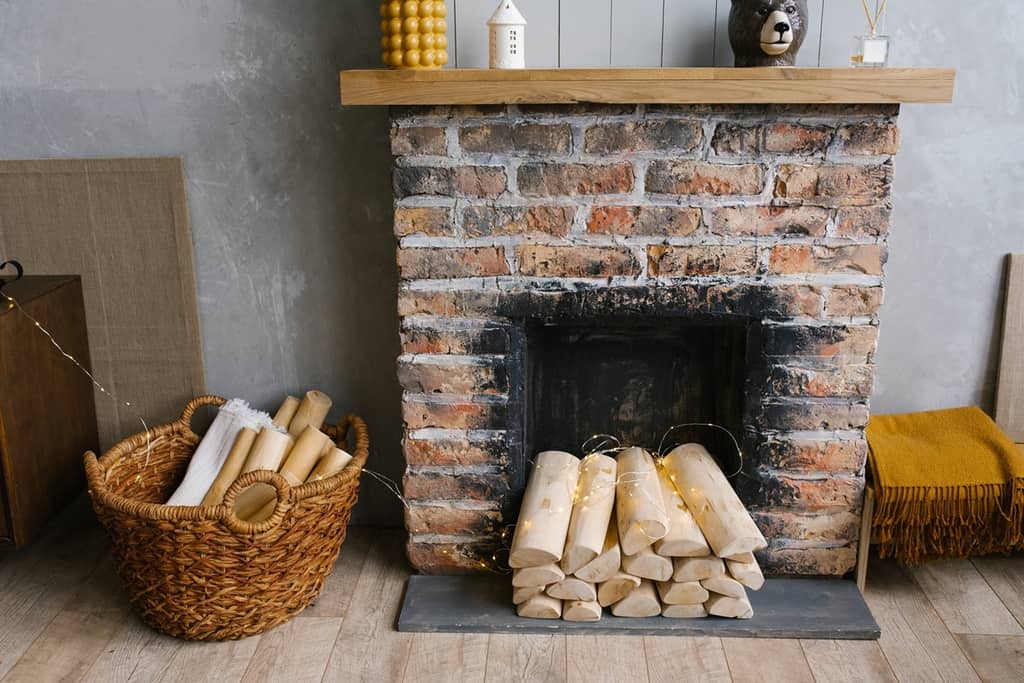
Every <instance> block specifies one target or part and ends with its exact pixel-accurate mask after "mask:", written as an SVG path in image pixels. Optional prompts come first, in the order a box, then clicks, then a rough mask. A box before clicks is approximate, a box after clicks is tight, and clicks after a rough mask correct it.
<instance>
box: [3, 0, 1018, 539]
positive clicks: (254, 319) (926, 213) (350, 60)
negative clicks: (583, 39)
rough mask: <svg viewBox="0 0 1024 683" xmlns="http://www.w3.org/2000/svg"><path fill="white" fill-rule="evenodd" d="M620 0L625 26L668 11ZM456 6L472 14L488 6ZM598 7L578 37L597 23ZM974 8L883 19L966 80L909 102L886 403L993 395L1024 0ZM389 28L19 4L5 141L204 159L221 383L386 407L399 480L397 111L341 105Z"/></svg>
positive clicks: (389, 459) (116, 3) (380, 448)
mask: <svg viewBox="0 0 1024 683" xmlns="http://www.w3.org/2000/svg"><path fill="white" fill-rule="evenodd" d="M602 1H603V2H605V3H607V4H608V5H609V9H610V11H611V13H610V15H609V16H610V17H611V18H610V19H609V21H612V22H614V23H613V26H615V27H620V26H621V27H622V28H623V30H624V31H625V32H628V30H629V29H630V28H631V27H630V26H629V25H625V26H623V25H622V24H621V23H620V22H633V21H640V20H641V17H646V18H645V19H643V20H644V21H650V16H649V14H650V13H649V12H645V13H632V12H623V11H618V12H616V11H615V6H614V3H613V2H611V0H602ZM564 2H565V0H563V3H564ZM615 3H622V0H615ZM458 4H459V8H458V11H457V12H452V15H453V20H457V17H458V16H462V17H467V16H475V13H473V12H469V11H465V10H464V9H463V8H464V7H465V6H467V0H459V2H458ZM472 4H473V5H477V4H479V5H481V6H483V5H487V6H490V5H492V4H494V3H493V2H492V1H491V0H473V2H472ZM527 4H529V3H527ZM708 4H709V7H710V6H713V5H715V3H714V0H711V1H710V2H709V3H708ZM727 4H728V3H727V2H726V1H725V0H719V2H718V5H727ZM811 4H812V6H814V5H816V4H817V3H814V2H812V3H811ZM449 5H450V6H451V7H454V5H455V3H454V2H451V0H449ZM577 5H579V3H573V2H569V3H568V4H563V5H562V7H561V11H560V12H559V21H560V31H561V35H562V36H563V39H564V36H566V35H568V32H569V31H572V30H573V28H572V27H573V25H574V21H573V20H574V18H575V17H576V14H574V13H575V12H579V13H580V15H579V16H580V17H581V18H588V19H590V17H589V16H587V17H584V14H583V13H584V12H585V11H586V9H585V8H583V7H580V8H578V9H577V7H576V6H577ZM676 5H678V2H675V0H667V2H666V3H664V6H665V8H666V9H665V10H663V15H662V16H663V17H664V21H665V29H666V31H665V33H666V35H669V36H672V37H674V39H676V40H678V37H679V36H680V35H682V34H685V33H686V31H688V30H691V29H689V28H687V27H690V26H694V25H699V23H693V22H689V21H687V22H685V23H683V25H682V26H681V27H680V26H671V25H669V22H671V21H672V17H674V16H676V15H675V14H673V12H672V11H670V10H671V8H672V7H674V6H676ZM821 5H822V11H823V14H822V16H823V17H824V21H823V22H822V24H821V28H820V44H819V45H818V48H819V55H820V62H821V64H822V65H823V66H832V65H842V61H841V60H842V59H843V57H844V55H845V54H846V53H847V52H848V50H849V44H850V39H851V38H850V34H851V33H852V32H856V31H859V30H860V28H861V24H858V23H854V20H851V19H850V17H851V16H856V13H855V12H854V13H851V11H850V9H849V7H847V5H850V6H853V7H854V8H857V7H859V3H858V2H856V1H855V0H824V2H822V3H821ZM961 7H962V3H956V4H954V3H953V2H952V1H951V0H935V1H933V2H928V1H926V0H905V1H904V2H900V3H894V4H892V5H891V7H890V9H889V14H888V17H887V18H886V22H885V23H886V28H887V31H888V33H890V34H891V35H892V36H893V38H894V60H893V61H894V65H897V66H952V67H956V68H957V69H959V74H958V79H957V96H956V104H954V105H952V106H946V105H916V106H907V107H904V110H903V116H902V117H901V125H902V127H903V150H902V152H901V153H900V155H899V156H898V157H897V161H896V187H895V204H896V212H895V224H894V229H893V235H892V238H891V240H890V250H891V257H890V261H889V265H888V280H887V302H886V305H885V307H884V310H883V313H882V337H881V342H880V350H879V358H878V363H879V372H878V382H877V387H876V391H875V395H874V398H873V409H874V410H875V411H884V412H892V411H904V410H917V409H928V408H939V407H947V406H954V405H960V404H967V403H981V404H982V405H985V406H989V405H990V404H991V400H992V395H993V390H994V386H995V362H996V357H997V351H998V336H997V332H998V330H999V326H1000V315H999V311H1000V308H1001V304H1002V291H1001V289H1002V281H1003V256H1004V255H1005V254H1006V253H1008V252H1011V251H1024V225H1022V223H1021V219H1020V216H1019V213H1020V210H1019V202H1018V201H1017V199H1018V197H1019V195H1020V189H1019V188H1021V187H1022V186H1024V125H1021V123H1020V122H1021V121H1022V120H1024V119H1022V113H1024V112H1022V93H1021V86H1020V84H1021V83H1022V82H1024V47H1022V45H1024V4H1022V3H1016V2H1014V3H1005V2H1001V1H999V0H978V2H976V3H974V4H973V5H972V11H971V12H970V16H969V21H964V20H963V19H964V15H963V14H962V12H961V11H960V10H961ZM587 8H590V5H587ZM620 9H621V8H620ZM721 9H722V8H721V7H718V11H721ZM655 10H656V8H655ZM524 11H525V7H524ZM702 11H707V10H702ZM477 13H479V12H477ZM483 14H486V12H483ZM950 17H957V20H956V21H953V22H950V21H949V18H950ZM528 18H529V16H528ZM377 22H378V18H377V2H376V1H375V0H331V1H327V0H307V1H306V2H302V3H280V2H274V1H273V0H178V1H177V2H173V3H172V2H164V1H161V0H142V1H140V0H131V1H130V0H90V1H89V2H74V3H68V2H62V1H60V0H32V1H30V0H0V156H2V157H4V158H47V157H83V156H84V157H93V156H155V155H168V156H177V155H180V156H183V157H184V158H185V162H186V171H187V174H188V191H189V201H190V209H191V220H192V227H193V234H194V242H195V259H196V270H197V273H198V286H199V296H200V301H199V305H200V314H201V320H202V325H203V343H204V352H205V356H206V366H207V377H208V383H209V389H210V390H211V391H214V392H216V393H220V394H224V395H230V396H235V395H237V396H244V397H246V398H248V399H250V400H251V401H253V402H254V403H255V404H257V405H260V406H262V407H265V408H268V409H269V408H273V407H274V406H275V405H276V403H277V401H278V400H279V399H280V397H281V395H282V394H283V393H284V392H286V391H290V392H297V391H301V390H303V389H305V388H309V387H319V388H322V389H324V390H325V391H328V392H329V393H331V394H332V395H333V396H334V397H335V401H336V404H337V405H338V406H339V410H340V409H342V408H343V409H345V410H353V411H355V412H358V413H360V414H362V415H364V416H365V417H366V418H367V419H368V420H369V422H370V425H371V429H372V430H373V431H372V434H373V436H374V445H373V449H372V453H371V460H370V464H369V466H370V467H371V468H372V469H374V470H375V471H378V472H381V473H383V474H386V475H388V476H390V477H392V478H394V479H399V478H400V477H401V472H402V470H403V467H404V462H403V458H402V454H401V449H400V446H399V435H400V432H401V419H400V415H399V406H400V391H399V388H398V384H397V381H396V378H395V358H396V356H397V355H398V352H399V345H398V333H397V324H398V323H397V314H396V311H395V294H396V289H397V281H398V275H397V269H396V266H395V258H394V237H393V236H392V231H391V226H390V221H391V189H390V163H391V159H390V154H389V146H388V141H387V131H388V121H387V113H386V111H384V110H383V109H342V108H341V107H340V106H339V105H338V104H337V86H336V84H337V71H338V70H339V69H341V68H356V67H372V66H376V65H377V62H378V59H379V46H378V34H377ZM466 23H469V22H466ZM681 23H682V22H681ZM538 28H541V27H538ZM459 29H460V30H459V33H460V34H461V37H460V44H461V43H462V41H464V40H466V39H467V36H469V35H470V32H472V31H480V32H482V31H483V30H484V28H483V26H465V25H463V26H461V27H459ZM548 32H549V33H550V31H548ZM695 32H696V31H695ZM614 33H615V31H612V32H611V34H612V35H614ZM592 35H593V34H592ZM474 40H475V38H474ZM608 40H613V38H612V36H609V38H608ZM694 40H695V41H703V44H712V45H713V44H714V43H713V41H709V39H708V38H707V36H706V35H705V36H703V37H701V36H695V37H694ZM563 47H564V46H563ZM465 49H467V50H470V53H472V49H473V48H472V46H467V47H466V48H465ZM808 49H810V50H813V49H814V48H813V46H808V45H805V47H804V50H808ZM600 52H602V54H603V53H604V51H600ZM716 52H717V51H716ZM551 53H552V54H554V51H551ZM609 54H613V52H609ZM663 54H668V53H667V52H665V53H663ZM673 54H687V52H686V51H685V50H682V51H679V52H676V53H673ZM701 54H703V53H701ZM703 59H704V58H703V57H700V56H695V57H693V61H692V62H690V63H696V62H697V61H701V60H703ZM666 64H667V65H668V64H669V62H666ZM140 229H141V228H140ZM335 412H338V410H336V411H335ZM362 498H363V500H362V502H361V503H360V506H359V509H358V510H357V516H356V521H360V522H365V523H389V524H400V523H401V506H400V504H399V502H398V501H397V500H395V499H394V498H393V497H392V496H391V495H390V494H389V493H387V492H386V491H385V490H384V489H383V487H381V486H380V485H378V484H377V483H376V482H374V481H372V480H370V479H365V480H364V487H363V496H362Z"/></svg>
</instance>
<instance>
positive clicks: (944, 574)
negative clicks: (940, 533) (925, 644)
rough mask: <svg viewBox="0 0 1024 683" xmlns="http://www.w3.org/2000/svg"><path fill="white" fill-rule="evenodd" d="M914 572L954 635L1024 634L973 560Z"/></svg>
mask: <svg viewBox="0 0 1024 683" xmlns="http://www.w3.org/2000/svg"><path fill="white" fill-rule="evenodd" d="M911 571H912V575H913V577H914V580H915V581H917V583H918V585H919V586H921V588H922V590H924V593H925V595H927V596H928V600H929V601H930V602H931V603H932V605H933V606H934V607H935V611H936V612H938V613H939V615H940V616H941V617H942V620H943V621H944V622H945V624H946V626H948V627H949V630H950V631H952V632H953V633H973V634H980V635H1005V636H1019V635H1024V629H1022V628H1021V625H1020V624H1018V623H1017V620H1016V619H1014V618H1013V615H1012V614H1010V612H1009V610H1007V609H1006V607H1005V606H1003V603H1002V602H1001V601H1000V600H999V597H998V596H997V595H996V594H995V593H994V592H993V591H992V589H991V588H990V587H989V585H988V583H987V582H986V581H985V579H984V578H982V576H981V574H979V573H978V570H977V569H975V568H974V565H973V564H971V561H970V560H944V561H942V562H928V563H926V564H922V565H920V566H918V567H915V568H914V569H913V570H911Z"/></svg>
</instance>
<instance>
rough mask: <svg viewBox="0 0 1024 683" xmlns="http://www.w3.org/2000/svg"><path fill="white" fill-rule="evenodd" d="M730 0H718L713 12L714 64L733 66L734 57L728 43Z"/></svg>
mask: <svg viewBox="0 0 1024 683" xmlns="http://www.w3.org/2000/svg"><path fill="white" fill-rule="evenodd" d="M731 8H732V0H718V9H717V11H716V13H715V15H716V17H715V66H733V65H734V64H735V63H736V58H735V57H734V56H733V54H732V46H731V45H729V10H730V9H731Z"/></svg>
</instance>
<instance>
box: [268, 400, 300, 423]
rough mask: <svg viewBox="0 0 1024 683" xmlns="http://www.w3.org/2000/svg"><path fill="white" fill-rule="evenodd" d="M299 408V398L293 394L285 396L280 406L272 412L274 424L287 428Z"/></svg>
mask: <svg viewBox="0 0 1024 683" xmlns="http://www.w3.org/2000/svg"><path fill="white" fill-rule="evenodd" d="M298 409H299V399H297V398H295V397H294V396H289V397H287V398H286V399H285V400H284V401H283V402H282V403H281V407H280V408H278V409H277V412H276V413H274V426H275V427H280V428H281V429H288V425H290V424H291V423H292V418H294V417H295V413H296V411H298Z"/></svg>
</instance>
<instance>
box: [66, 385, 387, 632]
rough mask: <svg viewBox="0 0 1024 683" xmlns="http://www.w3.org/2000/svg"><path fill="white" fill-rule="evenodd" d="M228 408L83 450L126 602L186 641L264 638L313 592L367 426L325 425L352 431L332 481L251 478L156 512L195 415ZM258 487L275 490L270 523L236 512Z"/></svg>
mask: <svg viewBox="0 0 1024 683" xmlns="http://www.w3.org/2000/svg"><path fill="white" fill-rule="evenodd" d="M224 402H225V401H224V399H222V398H220V397H217V396H203V397H200V398H197V399H195V400H193V401H191V402H190V403H189V404H188V406H187V407H186V408H185V411H184V413H182V416H181V418H180V419H179V420H178V421H177V422H174V423H172V424H169V425H162V426H160V427H156V428H154V429H151V430H150V437H149V439H148V440H147V437H146V434H144V433H143V434H136V435H135V436H133V437H131V438H129V439H126V440H125V441H122V442H121V443H119V444H117V445H116V446H114V447H113V448H112V449H110V451H108V452H107V453H106V454H104V455H103V457H101V458H99V460H97V459H96V455H95V454H93V453H86V454H85V472H86V476H87V477H88V481H89V493H90V494H91V496H92V503H93V508H94V509H95V510H96V515H97V516H98V517H99V519H100V521H101V522H102V523H103V526H104V527H106V529H107V533H108V534H109V535H110V538H111V541H112V546H113V548H112V549H113V553H114V558H115V560H116V562H117V571H118V574H120V576H121V580H122V582H123V583H124V586H125V589H126V590H127V592H128V599H129V600H130V601H131V603H132V604H133V605H134V606H135V608H136V609H137V610H138V611H139V613H140V615H141V616H142V619H143V620H144V621H145V622H146V623H147V624H149V625H150V626H152V627H153V628H155V629H157V630H158V631H162V632H164V633H166V634H168V635H172V636H175V637H178V638H185V639H188V640H231V639H235V638H245V637H247V636H252V635H256V634H258V633H263V632H265V631H267V630H269V629H271V628H274V627H275V626H278V625H280V624H282V623H284V622H285V621H287V620H288V619H290V618H291V617H293V616H295V615H296V614H298V613H299V612H301V611H302V610H303V609H305V607H306V606H307V605H309V603H310V602H312V601H313V600H314V599H315V598H316V597H317V595H319V593H320V590H321V589H322V588H323V583H324V579H325V578H327V575H328V574H330V572H331V569H332V568H333V567H334V562H335V560H336V559H337V557H338V552H339V551H340V550H341V544H342V543H343V542H344V540H345V531H346V528H347V526H348V519H349V515H350V513H351V511H352V506H353V505H355V502H356V494H357V491H358V489H359V476H360V474H361V473H362V469H363V465H364V464H365V463H366V457H367V450H368V448H369V436H368V434H367V430H366V423H364V422H363V421H362V420H361V419H359V418H358V417H354V416H349V417H346V418H345V419H343V420H342V421H341V423H340V424H339V425H338V427H337V428H334V427H325V432H326V433H327V434H328V435H329V436H330V437H331V438H332V439H334V440H335V441H336V442H339V443H341V444H342V446H344V443H345V439H346V437H348V436H350V435H349V434H348V432H349V428H351V431H352V432H354V434H353V435H351V436H353V437H354V444H353V446H354V448H353V450H351V451H350V452H351V453H352V454H353V456H354V457H353V460H352V462H351V463H350V464H349V465H348V467H346V468H345V469H344V471H342V472H340V473H339V474H337V475H335V476H333V477H330V478H328V479H324V480H322V481H317V482H311V483H307V484H303V485H302V486H297V487H295V488H292V487H291V486H289V484H288V482H287V481H285V479H284V477H282V476H281V475H279V474H277V473H276V472H269V471H265V470H263V471H256V472H250V473H248V474H245V475H242V476H241V477H240V478H239V479H238V481H236V482H235V483H234V484H232V486H231V488H230V489H229V490H228V492H227V495H226V496H225V497H224V503H223V504H222V505H217V506H208V507H171V506H168V505H161V504H160V503H161V502H162V501H164V500H167V498H168V497H169V496H170V494H171V493H172V492H173V491H174V489H175V488H176V487H177V485H178V483H179V482H180V481H181V479H182V478H183V477H184V474H185V470H186V468H187V467H188V463H189V459H190V458H191V457H192V453H193V451H194V450H195V448H196V445H197V444H198V443H199V437H198V436H196V435H195V434H194V433H193V432H192V428H191V426H190V423H191V419H192V415H193V413H194V412H195V411H196V410H197V409H198V408H200V407H202V406H220V405H223V404H224ZM147 441H148V443H149V447H148V448H147ZM256 482H265V483H267V484H270V485H271V486H273V487H274V488H276V489H277V493H278V504H277V509H275V510H274V514H273V515H272V516H271V517H270V518H269V519H267V520H266V521H264V522H261V523H259V524H252V523H250V522H246V521H243V520H240V519H238V518H237V517H235V515H234V513H233V512H232V507H233V503H234V500H235V496H237V495H238V494H239V492H241V491H242V490H243V489H245V488H246V487H248V486H249V485H251V484H254V483H256Z"/></svg>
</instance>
